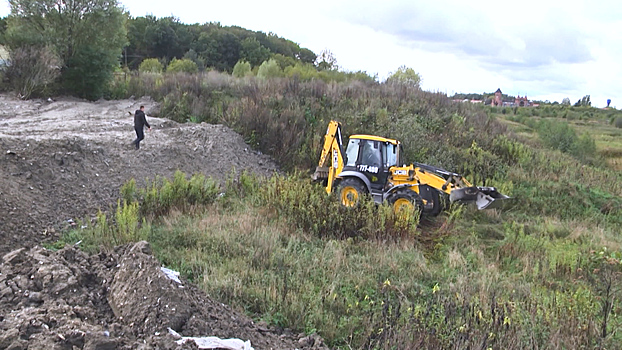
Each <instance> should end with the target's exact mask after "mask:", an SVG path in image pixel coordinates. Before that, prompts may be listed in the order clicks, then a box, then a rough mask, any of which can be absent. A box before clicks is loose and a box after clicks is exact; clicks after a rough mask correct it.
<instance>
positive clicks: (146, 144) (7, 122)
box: [0, 95, 276, 253]
mask: <svg viewBox="0 0 622 350" xmlns="http://www.w3.org/2000/svg"><path fill="white" fill-rule="evenodd" d="M140 105H145V107H146V112H147V121H148V122H149V123H150V124H151V126H152V131H151V132H146V133H145V134H146V135H145V140H144V141H143V142H142V143H141V149H140V150H138V151H136V150H135V149H134V147H133V145H131V142H132V141H133V140H134V139H135V137H136V135H135V133H134V126H133V117H132V116H131V115H129V114H128V112H132V113H133V112H134V111H135V110H136V109H138V108H139V106H140ZM157 113H158V108H157V105H156V104H155V103H154V102H153V101H151V100H150V99H148V98H145V99H140V100H121V101H100V102H95V103H89V102H84V101H81V100H75V99H62V100H58V101H45V100H39V101H20V100H17V99H15V98H11V97H9V96H7V95H0V253H3V252H8V251H10V250H13V249H15V248H19V247H22V246H28V247H30V246H32V245H33V244H36V243H39V242H41V241H43V240H50V239H53V238H54V236H55V235H57V234H58V232H59V231H60V230H61V229H62V228H64V227H66V226H67V225H70V224H71V221H72V220H75V219H76V218H84V217H88V216H93V215H94V214H96V213H97V210H98V209H100V208H101V209H104V210H106V209H108V208H109V206H110V205H111V204H113V203H115V202H116V199H117V198H118V195H119V189H120V187H121V186H122V185H123V184H124V183H125V182H126V181H128V180H129V179H131V178H135V179H136V180H137V181H138V182H139V183H141V182H144V180H145V179H146V178H150V179H153V178H154V177H155V176H156V175H162V176H166V177H170V176H172V174H173V173H174V172H175V170H177V169H179V170H181V171H183V172H185V173H187V174H188V175H191V174H194V173H203V174H205V175H208V176H212V177H215V178H218V179H224V178H225V177H226V176H227V175H228V174H230V173H231V171H232V170H233V169H236V170H237V171H241V170H250V171H253V172H256V173H259V174H266V175H268V174H271V173H272V172H274V171H275V170H276V165H275V164H274V162H273V161H272V160H271V159H270V158H269V157H267V156H265V155H261V154H258V153H257V152H255V151H253V150H251V149H250V147H249V146H248V145H247V144H246V143H245V142H244V140H243V138H242V137H241V136H240V135H238V134H236V133H235V132H233V131H232V130H230V129H229V128H227V127H224V126H222V125H210V124H178V123H175V122H172V121H170V120H167V119H161V118H156V117H153V116H152V115H157Z"/></svg>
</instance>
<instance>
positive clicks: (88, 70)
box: [6, 0, 127, 99]
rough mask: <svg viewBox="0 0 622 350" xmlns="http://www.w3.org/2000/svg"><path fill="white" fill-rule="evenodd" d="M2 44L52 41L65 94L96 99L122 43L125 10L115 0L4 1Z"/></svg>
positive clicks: (104, 84)
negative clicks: (6, 3)
mask: <svg viewBox="0 0 622 350" xmlns="http://www.w3.org/2000/svg"><path fill="white" fill-rule="evenodd" d="M9 5H10V7H11V14H10V16H9V20H8V25H7V35H6V36H7V37H6V41H7V44H8V45H9V46H10V47H11V48H18V47H25V46H44V45H45V46H52V47H53V48H54V49H55V51H56V53H57V54H58V56H59V57H60V58H61V60H62V63H63V69H62V82H63V85H64V87H65V88H66V89H67V90H68V92H70V93H74V94H76V95H77V96H80V97H86V98H90V99H96V98H100V97H101V96H102V95H103V92H104V88H105V87H106V86H107V85H108V83H109V82H110V80H111V79H112V73H113V71H114V69H115V67H117V66H118V65H119V58H120V56H121V52H122V50H123V47H124V46H125V44H126V42H127V33H126V29H125V20H126V14H124V13H123V10H122V8H121V7H120V5H119V3H118V1H116V0H9Z"/></svg>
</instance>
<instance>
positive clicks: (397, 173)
mask: <svg viewBox="0 0 622 350" xmlns="http://www.w3.org/2000/svg"><path fill="white" fill-rule="evenodd" d="M342 149H343V142H342V136H341V123H339V122H336V121H331V122H330V123H329V124H328V129H327V130H326V135H325V137H324V146H323V148H322V155H321V157H320V161H319V164H318V167H317V168H316V170H315V173H314V174H313V179H314V180H316V181H321V182H322V183H323V184H324V186H326V192H328V193H331V192H333V191H335V192H336V193H337V195H338V197H339V199H340V200H341V203H342V204H343V205H345V206H349V207H354V206H357V205H358V204H359V201H360V200H361V199H362V197H363V196H364V195H370V196H371V198H373V200H374V201H375V202H376V203H384V202H388V203H389V204H390V205H392V206H393V208H394V210H395V211H396V212H398V211H406V212H413V213H416V214H417V215H420V214H424V215H431V216H435V215H438V214H439V213H440V212H441V211H443V210H444V209H445V207H446V206H447V199H448V200H449V202H460V203H475V204H476V205H477V208H478V209H490V208H497V207H500V206H501V203H502V202H503V200H505V199H508V198H509V197H508V196H506V195H503V194H501V193H499V192H498V191H497V190H496V189H495V188H494V187H481V186H473V185H472V184H470V183H469V182H468V181H467V180H466V179H465V178H464V177H463V176H462V175H459V174H456V173H452V172H449V171H446V170H443V169H441V168H437V167H434V166H431V165H426V164H421V163H413V164H410V165H405V163H404V162H403V160H402V156H403V151H402V145H401V143H400V142H399V141H397V140H393V139H388V138H384V137H379V136H372V135H352V136H350V139H349V141H348V145H347V147H346V149H345V153H342Z"/></svg>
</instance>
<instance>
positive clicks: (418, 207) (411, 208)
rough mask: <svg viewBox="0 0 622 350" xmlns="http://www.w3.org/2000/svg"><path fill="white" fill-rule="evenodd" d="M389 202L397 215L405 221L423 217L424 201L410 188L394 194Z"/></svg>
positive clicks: (389, 198)
mask: <svg viewBox="0 0 622 350" xmlns="http://www.w3.org/2000/svg"><path fill="white" fill-rule="evenodd" d="M387 201H388V202H389V204H390V205H391V206H392V207H393V211H394V212H395V214H397V215H398V216H399V217H402V218H404V219H410V218H414V217H421V213H422V212H423V199H421V196H420V195H419V194H418V193H417V192H415V191H413V190H411V189H408V188H401V189H399V190H397V191H395V192H393V193H392V194H390V195H389V197H388V198H387Z"/></svg>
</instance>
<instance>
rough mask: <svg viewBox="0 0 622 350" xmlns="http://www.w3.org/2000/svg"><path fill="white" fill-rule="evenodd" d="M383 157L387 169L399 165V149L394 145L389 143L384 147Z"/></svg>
mask: <svg viewBox="0 0 622 350" xmlns="http://www.w3.org/2000/svg"><path fill="white" fill-rule="evenodd" d="M383 155H384V159H385V161H386V163H385V167H386V168H390V167H392V166H394V165H398V164H397V147H396V146H395V145H394V144H392V143H389V142H387V143H386V144H385V147H384V152H383Z"/></svg>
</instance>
